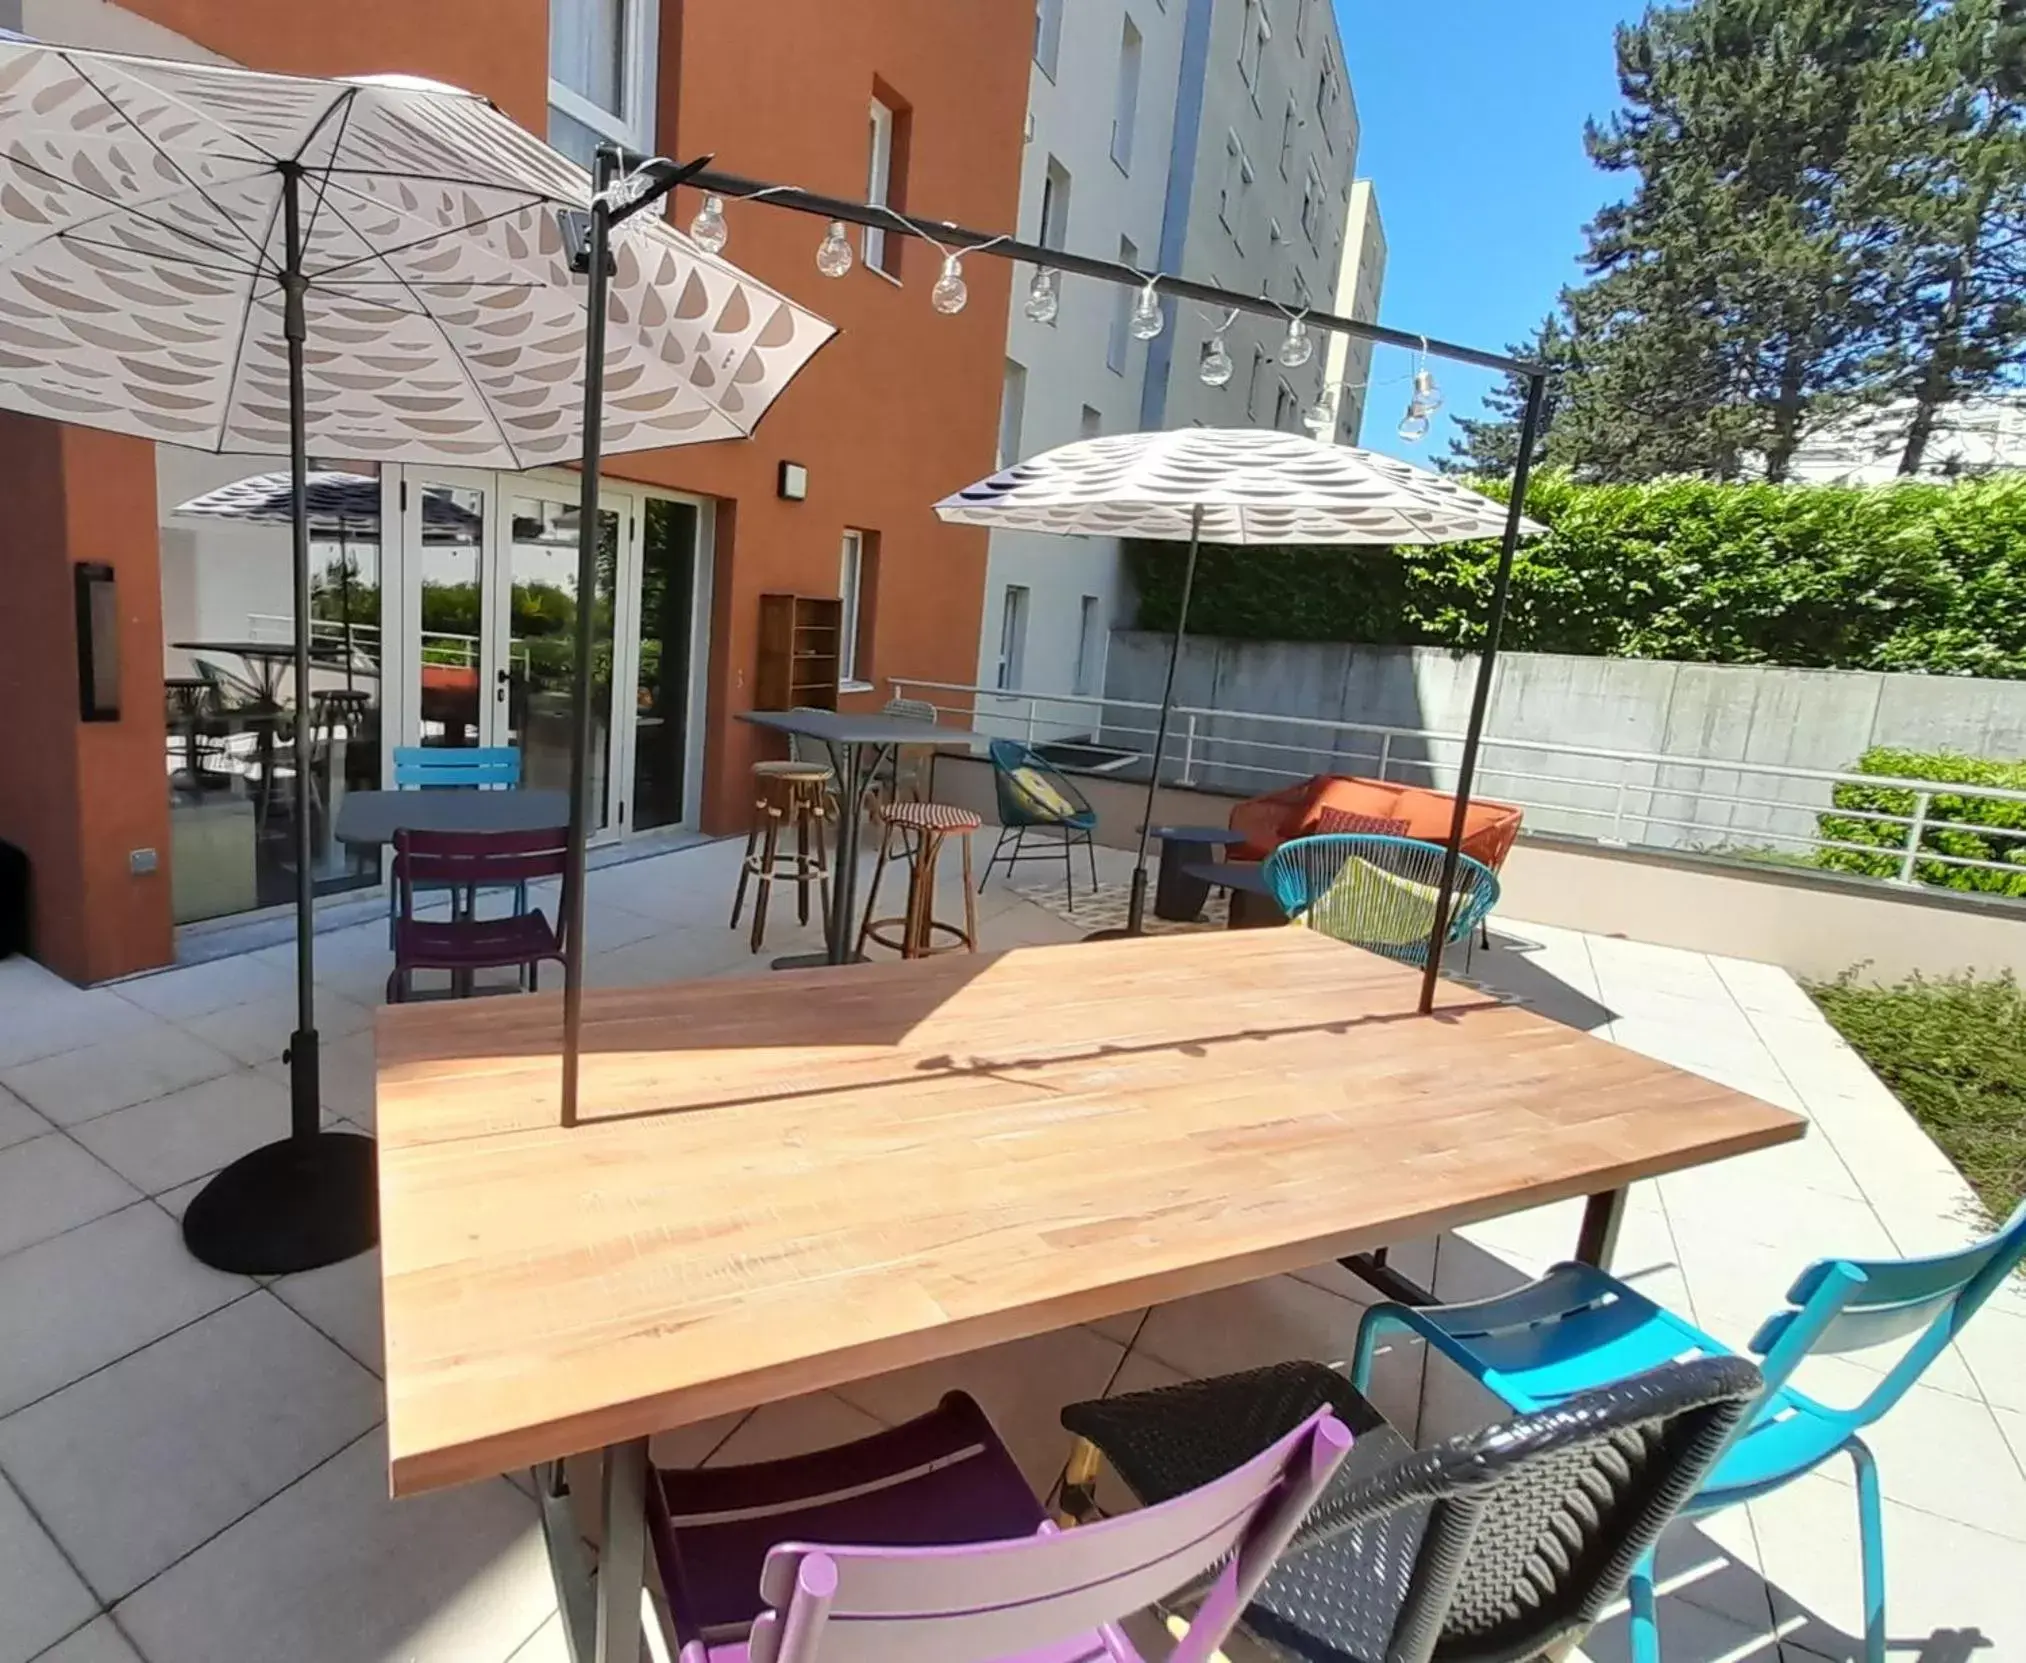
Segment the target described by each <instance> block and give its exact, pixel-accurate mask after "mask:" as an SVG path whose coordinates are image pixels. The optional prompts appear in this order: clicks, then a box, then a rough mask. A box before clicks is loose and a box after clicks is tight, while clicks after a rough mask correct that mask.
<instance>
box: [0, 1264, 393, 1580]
mask: <svg viewBox="0 0 2026 1663" xmlns="http://www.w3.org/2000/svg"><path fill="white" fill-rule="evenodd" d="M381 1413H382V1409H381V1398H380V1388H379V1382H378V1381H376V1380H375V1379H374V1378H373V1376H372V1375H370V1374H368V1373H367V1372H366V1370H364V1369H363V1368H361V1367H360V1366H359V1365H358V1364H357V1363H355V1362H353V1361H352V1359H351V1358H349V1357H347V1356H346V1355H345V1354H344V1353H343V1352H342V1351H340V1350H339V1349H338V1348H337V1347H336V1346H334V1345H333V1344H331V1342H330V1341H329V1340H327V1339H325V1338H324V1337H323V1335H321V1334H319V1333H317V1332H316V1330H315V1329H313V1328H311V1327H310V1326H309V1325H308V1324H307V1323H305V1322H304V1321H303V1320H302V1318H300V1317H298V1316H296V1315H295V1313H294V1312H292V1311H290V1310H288V1309H287V1308H286V1307H285V1306H283V1305H281V1304H280V1303H279V1302H278V1301H276V1300H273V1299H270V1298H269V1297H267V1296H266V1295H265V1294H255V1295H254V1296H253V1297H252V1298H249V1299H242V1300H240V1301H238V1302H237V1303H236V1304H232V1305H228V1306H226V1307H225V1308H224V1309H223V1310H221V1311H218V1312H215V1313H214V1314H212V1315H211V1316H208V1317H205V1318H204V1319H203V1320H202V1321H201V1322H195V1323H192V1324H191V1325H190V1326H189V1327H187V1328H183V1329H179V1330H178V1331H177V1332H175V1333H173V1334H171V1335H169V1336H168V1337H167V1338H166V1339H162V1340H158V1341H156V1342H155V1343H154V1344H153V1345H151V1346H148V1347H147V1348H146V1349H145V1350H142V1351H137V1352H135V1353H134V1354H133V1355H132V1356H130V1357H125V1358H122V1359H121V1360H120V1361H119V1362H117V1363H114V1364H113V1365H112V1366H111V1367H110V1368H105V1369H101V1370H99V1372H98V1373H96V1374H93V1375H88V1376H86V1377H85V1378H84V1379H83V1380H80V1381H79V1382H78V1383H77V1384H76V1385H74V1386H69V1387H66V1388H65V1389H64V1390H63V1391H60V1392H58V1393H56V1394H55V1395H54V1396H53V1397H46V1398H44V1399H43V1400H42V1401H41V1402H40V1403H36V1404H33V1405H31V1406H30V1407H29V1408H26V1409H23V1410H20V1411H18V1412H17V1413H15V1414H13V1415H10V1416H8V1417H7V1418H6V1419H5V1420H0V1470H4V1471H5V1472H6V1474H7V1476H8V1477H9V1478H10V1479H11V1480H12V1481H13V1483H14V1485H15V1487H16V1488H17V1489H19V1490H20V1491H21V1493H22V1495H24V1496H25V1497H26V1498H27V1499H28V1502H29V1504H30V1505H31V1506H32V1507H34V1509H35V1510H36V1513H37V1515H38V1516H39V1517H40V1518H41V1519H42V1521H43V1523H44V1525H45V1526H46V1527H47V1528H48V1530H49V1532H50V1534H51V1535H53V1536H54V1537H55V1538H56V1540H57V1541H58V1542H59V1543H60V1544H61V1545H62V1547H63V1549H64V1551H65V1552H66V1553H67V1554H68V1555H69V1556H70V1559H71V1562H72V1563H73V1564H75V1565H76V1566H77V1568H78V1569H79V1570H80V1571H81V1572H83V1574H84V1577H85V1580H86V1581H87V1582H89V1583H90V1584H91V1586H92V1588H93V1589H94V1591H95V1592H97V1594H98V1595H99V1597H100V1598H101V1599H103V1600H105V1601H106V1602H108V1603H111V1602H112V1601H114V1600H117V1599H119V1598H120V1597H122V1596H123V1595H125V1594H128V1593H131V1592H132V1591H133V1590H134V1589H135V1588H137V1587H138V1586H140V1584H141V1583H143V1582H144V1581H146V1580H147V1579H148V1578H149V1577H151V1576H153V1575H154V1574H155V1573H156V1572H158V1571H161V1570H163V1569H165V1568H166V1567H168V1566H169V1565H171V1564H173V1563H174V1562H175V1561H176V1560H178V1559H180V1558H181V1557H182V1556H183V1555H184V1554H186V1553H188V1552H189V1551H190V1550H191V1549H192V1548H194V1547H196V1546H197V1545H198V1544H199V1543H200V1542H202V1541H204V1540H205V1539H206V1538H207V1537H210V1536H212V1535H215V1534H216V1533H217V1532H218V1531H220V1530H222V1529H224V1528H225V1526H227V1525H228V1524H230V1523H231V1522H232V1521H233V1520H234V1519H237V1518H239V1517H240V1516H241V1515H243V1514H245V1513H249V1512H251V1511H252V1510H253V1509H254V1508H255V1507H258V1506H259V1505H260V1504H261V1503H262V1502H263V1501H266V1500H267V1499H268V1498H269V1497H270V1496H273V1495H275V1494H276V1493H278V1492H279V1491H280V1490H282V1489H283V1488H284V1487H286V1486H287V1485H289V1484H292V1483H294V1482H295V1480H296V1479H298V1478H300V1477H301V1476H302V1475H303V1474H304V1473H306V1472H308V1471H309V1470H310V1468H311V1467H313V1466H314V1465H316V1463H317V1462H319V1461H321V1460H323V1459H325V1458H326V1457H327V1456H330V1455H333V1454H335V1453H336V1452H337V1451H338V1450H339V1449H341V1448H343V1447H344V1446H345V1445H346V1444H348V1443H350V1442H351V1441H352V1440H353V1439H354V1438H356V1437H358V1436H359V1434H360V1433H362V1432H364V1431H365V1430H366V1429H367V1428H369V1427H370V1426H372V1425H373V1424H374V1423H375V1422H376V1421H378V1420H379V1418H380V1415H381ZM114 1498H117V1500H116V1502H115V1501H114Z"/></svg>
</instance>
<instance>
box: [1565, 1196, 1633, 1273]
mask: <svg viewBox="0 0 2026 1663" xmlns="http://www.w3.org/2000/svg"><path fill="white" fill-rule="evenodd" d="M1625 1193H1626V1192H1625V1191H1624V1190H1622V1189H1618V1190H1603V1191H1601V1192H1599V1193H1598V1194H1596V1195H1593V1196H1591V1197H1590V1199H1589V1201H1588V1202H1586V1203H1585V1204H1584V1207H1583V1228H1582V1230H1581V1232H1580V1233H1579V1234H1578V1235H1577V1237H1576V1257H1577V1258H1578V1259H1579V1260H1581V1261H1582V1262H1583V1263H1584V1264H1586V1265H1595V1266H1596V1267H1597V1269H1599V1270H1609V1269H1610V1268H1611V1255H1612V1254H1613V1253H1615V1252H1616V1251H1617V1248H1618V1226H1619V1225H1620V1224H1622V1223H1623V1222H1624V1219H1625Z"/></svg>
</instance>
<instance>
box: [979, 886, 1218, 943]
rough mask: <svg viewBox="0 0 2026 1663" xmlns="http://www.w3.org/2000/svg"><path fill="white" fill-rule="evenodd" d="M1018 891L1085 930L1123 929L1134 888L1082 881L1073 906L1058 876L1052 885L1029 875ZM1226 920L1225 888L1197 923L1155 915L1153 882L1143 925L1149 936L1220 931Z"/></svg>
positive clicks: (1023, 896)
mask: <svg viewBox="0 0 2026 1663" xmlns="http://www.w3.org/2000/svg"><path fill="white" fill-rule="evenodd" d="M1013 891H1014V893H1015V894H1017V895H1018V896H1020V897H1021V899H1023V900H1027V901H1032V902H1033V903H1034V904H1035V905H1036V906H1038V907H1043V908H1045V909H1046V910H1048V911H1049V912H1052V913H1054V914H1055V916H1056V917H1058V918H1061V919H1064V920H1066V921H1067V922H1069V923H1071V924H1074V925H1076V926H1077V928H1079V929H1083V930H1122V929H1124V928H1125V927H1126V909H1127V907H1128V905H1129V903H1130V901H1131V899H1132V890H1131V888H1130V887H1129V886H1128V885H1126V884H1122V883H1118V884H1110V883H1108V884H1101V885H1099V886H1098V888H1097V889H1096V890H1095V891H1092V890H1091V889H1089V888H1088V887H1087V886H1085V885H1083V884H1078V885H1077V886H1076V905H1075V906H1074V907H1071V906H1070V904H1069V901H1068V898H1067V895H1066V892H1065V890H1064V887H1063V883H1062V880H1061V879H1060V878H1057V879H1056V881H1055V882H1054V884H1052V885H1051V884H1049V883H1047V882H1045V881H1044V880H1042V879H1040V878H1026V879H1023V880H1022V881H1021V882H1019V883H1016V884H1014V885H1013ZM1225 922H1226V899H1225V895H1224V892H1223V891H1222V890H1219V891H1217V892H1216V893H1214V894H1213V895H1211V897H1210V899H1209V901H1208V902H1207V903H1206V904H1205V905H1204V908H1203V916H1202V917H1201V918H1200V919H1199V920H1197V921H1195V922H1194V923H1188V924H1172V923H1170V922H1169V921H1168V920H1167V919H1165V918H1156V917H1155V916H1154V897H1153V889H1152V886H1151V884H1150V885H1149V887H1148V891H1147V913H1146V918H1145V920H1144V922H1143V928H1144V929H1145V931H1146V933H1147V934H1148V935H1194V934H1195V933H1197V932H1198V931H1199V930H1221V929H1223V928H1224V925H1225Z"/></svg>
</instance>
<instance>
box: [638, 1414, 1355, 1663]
mask: <svg viewBox="0 0 2026 1663" xmlns="http://www.w3.org/2000/svg"><path fill="white" fill-rule="evenodd" d="M1350 1447H1351V1435H1350V1433H1349V1432H1348V1431H1347V1430H1346V1429H1345V1427H1344V1425H1343V1423H1342V1422H1341V1421H1339V1420H1337V1419H1336V1418H1335V1417H1334V1416H1333V1415H1331V1414H1330V1413H1329V1412H1328V1411H1327V1410H1321V1411H1318V1412H1317V1413H1316V1414H1314V1415H1311V1416H1309V1417H1308V1419H1306V1420H1304V1421H1303V1422H1302V1423H1301V1424H1300V1425H1299V1426H1297V1427H1296V1428H1295V1429H1294V1430H1293V1431H1291V1432H1289V1433H1288V1434H1287V1435H1286V1436H1285V1437H1283V1438H1281V1439H1279V1440H1278V1441H1277V1442H1275V1443H1274V1444H1272V1445H1271V1446H1269V1447H1268V1448H1267V1449H1265V1450H1263V1451H1261V1452H1260V1454H1259V1455H1257V1456H1256V1457H1254V1458H1253V1459H1252V1460H1250V1461H1248V1462H1246V1463H1245V1464H1244V1465H1243V1466H1241V1467H1238V1468H1237V1469H1236V1470H1234V1471H1232V1472H1229V1473H1226V1474H1225V1475H1224V1476H1223V1477H1221V1478H1219V1479H1217V1480H1215V1481H1214V1482H1212V1483H1209V1484H1205V1485H1204V1486H1202V1488H1200V1489H1197V1490H1192V1491H1190V1492H1189V1493H1188V1494H1186V1495H1181V1496H1177V1497H1175V1498H1174V1499H1173V1500H1172V1501H1167V1502H1163V1503H1161V1504H1160V1505H1159V1506H1156V1507H1148V1508H1145V1509H1143V1510H1141V1511H1140V1512H1137V1513H1129V1514H1127V1515H1126V1516H1125V1517H1123V1518H1119V1519H1111V1520H1107V1521H1106V1522H1105V1523H1102V1524H1095V1525H1087V1526H1084V1527H1082V1528H1080V1529H1077V1530H1071V1531H1067V1532H1063V1531H1058V1530H1057V1529H1056V1528H1055V1526H1054V1525H1052V1524H1050V1523H1049V1522H1048V1520H1047V1516H1046V1514H1045V1513H1044V1511H1043V1509H1042V1507H1041V1504H1040V1503H1039V1502H1037V1501H1036V1500H1035V1499H1034V1496H1033V1493H1032V1492H1031V1491H1030V1490H1029V1489H1028V1488H1027V1485H1026V1482H1025V1481H1024V1480H1023V1479H1022V1478H1021V1476H1020V1469H1019V1467H1018V1466H1017V1465H1015V1463H1014V1461H1013V1458H1012V1456H1011V1455H1009V1454H1008V1453H1007V1452H1006V1448H1005V1446H1004V1445H1003V1444H1002V1443H1000V1441H999V1438H998V1435H997V1434H996V1433H995V1432H994V1431H993V1430H992V1424H991V1422H990V1421H988V1420H987V1419H986V1418H985V1414H984V1411H983V1410H981V1409H980V1408H979V1407H978V1405H977V1404H976V1403H974V1402H973V1401H972V1400H971V1399H970V1398H969V1397H967V1396H965V1395H964V1394H963V1393H962V1392H952V1393H951V1394H950V1395H949V1396H947V1397H945V1398H944V1399H943V1401H942V1402H941V1403H940V1404H939V1405H938V1406H937V1407H936V1408H935V1409H933V1410H931V1411H930V1412H929V1413H928V1414H926V1415H923V1416H921V1417H920V1418H919V1419H916V1420H912V1421H909V1422H908V1423H907V1424H906V1425H904V1426H897V1427H893V1428H892V1429H890V1430H888V1431H886V1432H881V1433H877V1434H875V1435H874V1436H872V1437H870V1438H864V1439H861V1440H859V1441H858V1442H857V1443H852V1444H844V1445H841V1446H839V1447H837V1448H835V1449H827V1450H821V1451H818V1452H817V1453H815V1454H813V1455H806V1456H800V1457H797V1458H795V1459H792V1460H787V1461H770V1462H765V1463H762V1464H760V1465H756V1466H749V1467H726V1468H717V1469H709V1468H706V1469H700V1470H697V1471H658V1472H656V1473H655V1474H654V1475H653V1480H652V1482H651V1483H650V1485H649V1488H648V1525H649V1530H650V1532H651V1535H652V1539H653V1543H654V1552H655V1558H656V1560H657V1562H658V1564H659V1566H660V1569H661V1575H662V1581H663V1583H664V1585H665V1586H666V1588H667V1592H668V1601H669V1609H670V1613H671V1615H672V1617H673V1619H674V1623H675V1630H676V1636H675V1638H676V1644H677V1645H678V1646H679V1647H680V1653H679V1656H680V1663H1142V1660H1141V1656H1140V1653H1139V1652H1137V1651H1136V1650H1134V1648H1133V1646H1132V1644H1131V1642H1130V1641H1128V1640H1127V1638H1126V1637H1125V1635H1124V1633H1122V1632H1121V1631H1120V1630H1119V1628H1118V1627H1117V1626H1116V1624H1117V1621H1118V1619H1120V1618H1122V1617H1126V1616H1130V1615H1131V1614H1132V1613H1133V1612H1135V1611H1141V1610H1144V1609H1146V1608H1147V1607H1148V1606H1150V1605H1151V1604H1153V1602H1154V1601H1156V1600H1158V1599H1160V1598H1162V1597H1163V1596H1164V1595H1168V1594H1172V1593H1173V1592H1175V1590H1177V1589H1178V1588H1182V1587H1184V1586H1186V1585H1189V1584H1191V1583H1193V1582H1195V1581H1196V1579H1197V1578H1199V1577H1200V1576H1201V1575H1202V1574H1203V1573H1204V1572H1206V1571H1208V1570H1210V1568H1211V1567H1212V1566H1219V1565H1220V1562H1221V1568H1219V1569H1218V1570H1217V1572H1216V1574H1215V1576H1214V1577H1213V1578H1212V1579H1211V1580H1210V1582H1209V1583H1208V1586H1207V1591H1206V1592H1205V1594H1204V1596H1203V1599H1202V1602H1201V1605H1200V1607H1199V1608H1198V1610H1197V1612H1196V1615H1195V1617H1194V1618H1193V1619H1192V1621H1191V1623H1190V1625H1189V1633H1188V1637H1187V1638H1186V1639H1184V1640H1183V1641H1182V1642H1181V1644H1180V1645H1179V1646H1178V1647H1177V1648H1176V1649H1175V1650H1174V1651H1173V1653H1172V1654H1171V1656H1172V1659H1173V1663H1205V1660H1207V1659H1208V1658H1209V1657H1210V1656H1211V1654H1212V1653H1213V1652H1215V1651H1216V1649H1217V1647H1218V1645H1219V1644H1220V1643H1221V1642H1222V1641H1223V1640H1224V1638H1225V1637H1226V1636H1227V1635H1228V1634H1229V1633H1230V1631H1231V1628H1232V1625H1233V1624H1234V1623H1236V1621H1237V1620H1238V1615H1239V1613H1240V1612H1241V1611H1243V1610H1244V1609H1245V1606H1246V1602H1247V1601H1248V1600H1250V1599H1251V1598H1252V1596H1253V1594H1254V1593H1256V1592H1257V1591H1258V1588H1259V1585H1260V1584H1261V1583H1262V1582H1263V1581H1264V1580H1265V1579H1266V1574H1267V1572H1268V1571H1269V1570H1271V1569H1272V1567H1273V1562H1274V1560H1275V1559H1276V1558H1277V1557H1278V1556H1279V1554H1280V1552H1281V1550H1282V1549H1283V1548H1284V1547H1285V1546H1286V1545H1287V1543H1288V1540H1289V1539H1290V1538H1291V1537H1292V1536H1293V1534H1294V1532H1295V1529H1296V1527H1297V1526H1298V1525H1299V1524H1300V1523H1301V1521H1302V1519H1303V1518H1304V1517H1306V1516H1307V1514H1308V1512H1309V1509H1310V1508H1311V1507H1312V1506H1313V1505H1314V1504H1315V1501H1316V1498H1317V1497H1318V1496H1319V1495H1320V1494H1321V1493H1322V1489H1323V1486H1324V1485H1325V1484H1327V1483H1328V1482H1329V1479H1330V1476H1331V1474H1332V1473H1334V1472H1335V1471H1336V1469H1337V1466H1338V1464H1339V1463H1340V1462H1341V1461H1342V1460H1343V1458H1344V1456H1345V1454H1346V1453H1347V1452H1348V1451H1349V1449H1350ZM844 1543H851V1544H856V1545H851V1546H844V1545H836V1544H844Z"/></svg>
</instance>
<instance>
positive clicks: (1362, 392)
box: [1317, 179, 1386, 445]
mask: <svg viewBox="0 0 2026 1663" xmlns="http://www.w3.org/2000/svg"><path fill="white" fill-rule="evenodd" d="M1385 280H1386V228H1385V226H1384V225H1383V224H1381V223H1380V220H1379V193H1378V190H1377V188H1376V187H1374V185H1373V184H1372V181H1371V180H1369V179H1358V180H1354V181H1353V182H1352V184H1351V206H1350V212H1349V214H1348V216H1347V223H1346V225H1345V230H1344V258H1343V263H1342V265H1340V266H1339V267H1338V268H1337V295H1336V304H1335V305H1334V306H1332V307H1331V310H1332V311H1334V312H1335V313H1336V314H1337V316H1338V317H1340V318H1356V319H1357V320H1358V321H1359V322H1360V323H1377V322H1378V321H1379V289H1380V287H1381V286H1382V285H1383V284H1384V282H1385ZM1371 379H1372V343H1371V342H1370V341H1354V340H1352V339H1351V338H1350V336H1348V335H1332V336H1331V337H1330V350H1329V369H1328V372H1327V380H1328V384H1329V385H1330V386H1331V387H1333V388H1335V389H1336V401H1335V408H1336V417H1337V422H1336V442H1337V443H1338V444H1340V445H1354V444H1356V443H1357V442H1358V435H1359V432H1360V430H1361V429H1362V428H1363V426H1364V422H1365V406H1366V403H1367V392H1368V388H1369V385H1370V382H1371ZM1317 436H1318V437H1321V435H1320V434H1318V435H1317Z"/></svg>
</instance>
